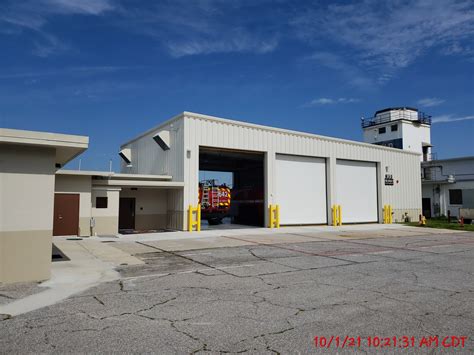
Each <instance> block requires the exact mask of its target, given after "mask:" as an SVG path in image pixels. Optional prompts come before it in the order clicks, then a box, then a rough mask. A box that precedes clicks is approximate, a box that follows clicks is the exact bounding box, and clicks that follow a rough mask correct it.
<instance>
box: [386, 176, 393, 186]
mask: <svg viewBox="0 0 474 355" xmlns="http://www.w3.org/2000/svg"><path fill="white" fill-rule="evenodd" d="M385 186H393V176H392V174H385Z"/></svg>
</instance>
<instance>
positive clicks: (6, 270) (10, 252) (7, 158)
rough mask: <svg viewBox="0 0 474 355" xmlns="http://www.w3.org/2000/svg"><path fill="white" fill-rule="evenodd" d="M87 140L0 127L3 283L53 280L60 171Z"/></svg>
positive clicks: (0, 261) (0, 278) (0, 275)
mask: <svg viewBox="0 0 474 355" xmlns="http://www.w3.org/2000/svg"><path fill="white" fill-rule="evenodd" d="M88 142H89V139H88V138H87V137H82V136H72V135H64V134H53V133H43V132H31V131H21V130H13V129H0V282H19V281H32V280H46V279H48V278H49V276H50V266H51V247H52V246H51V236H52V234H53V208H54V189H55V173H56V171H57V170H58V168H60V167H61V166H63V165H64V164H66V163H67V162H68V161H70V160H71V159H73V158H74V157H76V156H77V155H79V154H80V153H82V152H83V151H85V150H86V149H87V147H88Z"/></svg>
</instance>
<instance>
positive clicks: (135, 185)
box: [54, 170, 184, 237]
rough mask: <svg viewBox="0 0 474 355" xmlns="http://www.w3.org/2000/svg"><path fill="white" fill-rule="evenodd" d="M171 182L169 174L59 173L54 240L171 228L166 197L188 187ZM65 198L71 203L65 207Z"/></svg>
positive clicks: (69, 171) (72, 171) (62, 171)
mask: <svg viewBox="0 0 474 355" xmlns="http://www.w3.org/2000/svg"><path fill="white" fill-rule="evenodd" d="M171 179H172V177H171V176H167V175H138V174H117V173H113V172H110V173H109V172H103V171H74V170H59V171H58V172H57V173H56V185H55V199H56V209H55V210H56V214H57V215H56V216H55V226H56V227H58V228H54V235H58V236H64V235H78V236H81V237H88V236H95V235H115V234H117V233H118V232H119V230H120V231H122V232H125V233H126V232H132V231H136V230H138V231H140V230H142V231H150V230H163V229H169V228H170V226H169V223H168V210H167V200H168V194H171V193H173V191H181V190H182V189H183V186H184V184H183V183H182V182H173V181H170V180H171ZM62 199H66V200H67V202H65V203H61V202H62V201H61V200H62ZM120 212H122V213H120ZM127 212H130V213H127ZM59 215H61V216H62V219H61V220H59Z"/></svg>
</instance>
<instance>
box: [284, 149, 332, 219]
mask: <svg viewBox="0 0 474 355" xmlns="http://www.w3.org/2000/svg"><path fill="white" fill-rule="evenodd" d="M275 168H276V173H275V180H276V182H275V185H276V188H275V192H276V202H277V204H278V205H279V206H280V224H322V223H327V212H326V210H327V209H326V160H325V159H323V158H312V157H302V156H294V155H282V154H277V155H276V167H275Z"/></svg>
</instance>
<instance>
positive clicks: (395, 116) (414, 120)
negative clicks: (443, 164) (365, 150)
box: [362, 107, 432, 161]
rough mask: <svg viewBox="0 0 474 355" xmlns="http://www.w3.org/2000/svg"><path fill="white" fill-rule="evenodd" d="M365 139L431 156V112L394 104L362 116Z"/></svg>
mask: <svg viewBox="0 0 474 355" xmlns="http://www.w3.org/2000/svg"><path fill="white" fill-rule="evenodd" d="M362 129H363V131H364V142H366V143H372V144H376V145H383V146H386V147H391V148H398V149H403V150H409V151H412V152H417V153H420V154H421V158H420V159H421V160H422V161H428V160H431V158H432V157H431V116H429V115H427V114H425V113H423V112H420V111H418V110H417V109H416V108H410V107H391V108H386V109H383V110H379V111H377V112H375V115H374V117H371V118H362Z"/></svg>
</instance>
